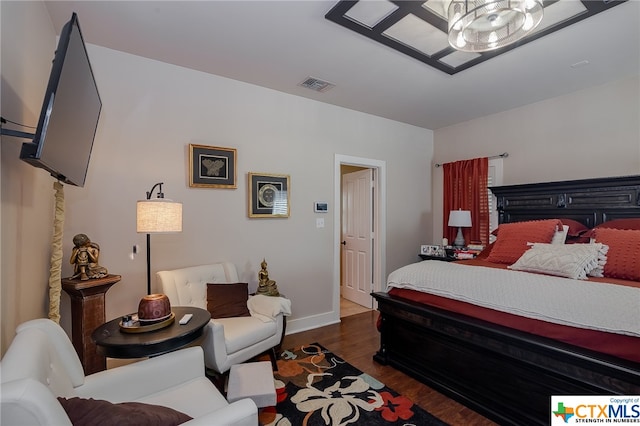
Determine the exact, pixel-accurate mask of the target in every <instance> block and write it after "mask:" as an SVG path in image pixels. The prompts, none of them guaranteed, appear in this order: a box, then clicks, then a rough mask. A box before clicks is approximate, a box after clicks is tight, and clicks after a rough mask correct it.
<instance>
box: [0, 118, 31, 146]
mask: <svg viewBox="0 0 640 426" xmlns="http://www.w3.org/2000/svg"><path fill="white" fill-rule="evenodd" d="M6 122H7V120H6V119H5V118H4V117H0V135H6V136H14V137H16V138H23V139H31V140H33V138H34V137H35V136H36V135H35V134H33V133H27V132H21V131H19V130H12V129H5V128H4V127H3V125H4V124H5V123H6Z"/></svg>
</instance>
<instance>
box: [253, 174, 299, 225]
mask: <svg viewBox="0 0 640 426" xmlns="http://www.w3.org/2000/svg"><path fill="white" fill-rule="evenodd" d="M248 180H249V217H289V211H290V204H289V199H290V195H291V190H290V185H289V175H274V174H267V173H249V179H248Z"/></svg>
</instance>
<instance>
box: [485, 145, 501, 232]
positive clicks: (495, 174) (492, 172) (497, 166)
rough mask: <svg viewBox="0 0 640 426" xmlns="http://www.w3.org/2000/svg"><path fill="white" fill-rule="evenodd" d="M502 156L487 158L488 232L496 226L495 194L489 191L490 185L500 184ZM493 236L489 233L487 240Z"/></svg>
mask: <svg viewBox="0 0 640 426" xmlns="http://www.w3.org/2000/svg"><path fill="white" fill-rule="evenodd" d="M502 161H503V159H502V158H494V159H490V160H489V172H488V174H487V175H488V176H487V187H488V188H487V191H489V232H491V231H493V230H494V229H496V228H497V227H498V210H496V207H497V206H496V196H495V195H493V192H491V189H489V188H491V187H492V186H500V185H502ZM494 240H495V237H494V236H493V235H491V234H490V235H489V242H493V241H494Z"/></svg>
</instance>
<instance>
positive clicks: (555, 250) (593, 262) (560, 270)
mask: <svg viewBox="0 0 640 426" xmlns="http://www.w3.org/2000/svg"><path fill="white" fill-rule="evenodd" d="M608 249H609V247H608V246H606V245H604V244H600V243H595V244H543V243H534V244H532V247H531V248H530V249H529V250H527V251H525V252H524V254H523V255H522V256H521V257H520V258H519V259H518V260H517V261H516V263H514V264H513V265H511V266H509V267H508V268H509V269H513V270H515V271H526V272H537V273H541V274H549V275H556V276H559V277H565V278H573V279H578V280H586V279H587V274H597V273H598V270H597V269H598V268H601V269H603V268H604V264H605V262H606V259H607V258H606V254H607V250H608ZM600 273H601V272H600ZM594 276H597V275H594Z"/></svg>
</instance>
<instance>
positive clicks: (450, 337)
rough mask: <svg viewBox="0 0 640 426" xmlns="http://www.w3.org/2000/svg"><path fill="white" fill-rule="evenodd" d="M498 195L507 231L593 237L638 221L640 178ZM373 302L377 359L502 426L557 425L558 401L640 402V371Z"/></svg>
mask: <svg viewBox="0 0 640 426" xmlns="http://www.w3.org/2000/svg"><path fill="white" fill-rule="evenodd" d="M491 189H492V191H493V192H494V194H495V195H496V196H497V209H498V211H499V215H500V222H501V223H509V222H518V221H523V220H533V219H545V218H570V219H574V220H578V221H580V222H582V223H584V224H585V225H587V226H588V227H593V226H595V225H598V224H600V223H602V222H606V221H609V220H613V219H620V218H630V217H640V176H627V177H614V178H599V179H586V180H576V181H566V182H548V183H539V184H525V185H512V186H501V187H494V188H491ZM373 296H374V298H375V299H376V301H377V302H378V310H379V311H380V315H381V323H380V336H381V338H380V350H379V351H378V352H377V353H376V354H375V355H374V359H375V360H376V361H377V362H379V363H381V364H389V365H391V366H393V367H395V368H397V369H399V370H401V371H404V372H405V373H407V374H409V375H411V376H413V377H415V378H417V379H418V380H421V381H422V382H423V383H425V384H427V385H429V386H431V387H433V388H435V389H437V390H439V391H441V392H442V393H444V394H446V395H448V396H450V397H452V398H454V399H456V400H458V401H460V402H462V403H463V404H465V405H467V406H468V407H470V408H472V409H474V410H476V411H478V412H479V413H482V414H483V415H485V416H487V417H489V418H490V419H492V420H494V421H496V422H498V423H500V424H512V425H529V424H532V425H537V424H540V425H546V424H549V422H550V418H551V396H552V395H638V394H640V363H634V362H631V361H627V360H623V359H619V358H615V357H611V356H606V355H602V354H599V353H596V352H593V351H589V350H586V349H582V348H578V347H575V346H571V345H568V344H564V343H560V342H558V341H555V340H551V339H547V338H542V337H538V336H534V335H531V334H529V333H524V332H521V331H517V330H514V329H510V328H508V327H503V326H498V325H495V324H492V323H489V322H486V321H481V320H477V319H474V318H471V317H468V316H465V315H460V314H456V313H451V312H447V311H444V310H441V309H438V308H432V307H428V306H425V305H421V304H419V303H415V302H411V301H407V300H405V299H401V298H394V297H392V296H390V295H388V294H387V293H385V292H378V293H374V294H373ZM639 342H640V339H639ZM638 350H639V351H640V343H639V347H638Z"/></svg>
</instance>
